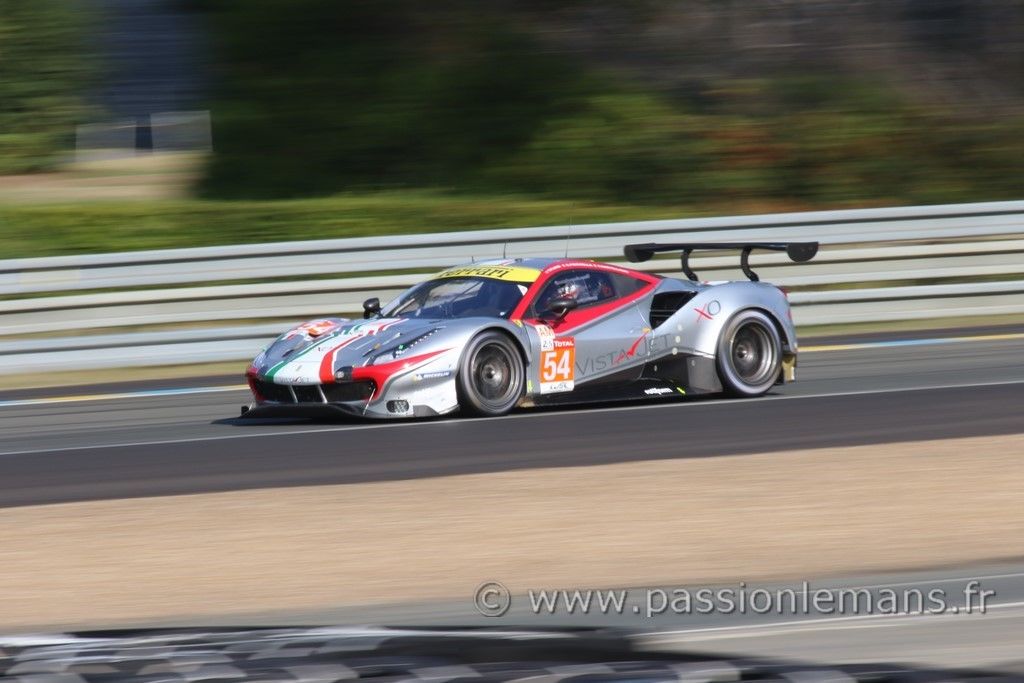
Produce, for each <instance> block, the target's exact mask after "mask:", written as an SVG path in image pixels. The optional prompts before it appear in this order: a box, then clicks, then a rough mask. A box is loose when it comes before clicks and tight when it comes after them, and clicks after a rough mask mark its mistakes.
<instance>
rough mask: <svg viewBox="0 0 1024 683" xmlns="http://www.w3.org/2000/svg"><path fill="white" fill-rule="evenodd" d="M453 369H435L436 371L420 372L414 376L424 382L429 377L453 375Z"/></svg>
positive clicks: (438, 377) (436, 377)
mask: <svg viewBox="0 0 1024 683" xmlns="http://www.w3.org/2000/svg"><path fill="white" fill-rule="evenodd" d="M451 376H452V371H451V370H435V371H434V372H418V373H416V374H415V375H413V376H412V378H413V379H414V380H415V381H417V382H422V381H423V380H427V379H441V378H442V377H451Z"/></svg>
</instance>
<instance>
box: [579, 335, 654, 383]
mask: <svg viewBox="0 0 1024 683" xmlns="http://www.w3.org/2000/svg"><path fill="white" fill-rule="evenodd" d="M668 348H669V339H668V337H666V336H665V335H656V336H652V335H649V334H647V335H644V336H642V337H640V338H639V339H637V340H636V341H635V342H634V343H633V344H632V345H630V348H628V349H620V350H618V351H610V352H608V353H603V354H601V355H599V356H587V357H584V358H581V359H580V360H579V362H577V363H576V372H578V373H579V374H580V375H582V376H584V377H589V376H590V375H594V374H597V373H599V372H604V371H605V370H608V369H609V368H617V367H618V366H620V365H622V364H624V363H625V362H626V361H628V360H637V361H645V360H646V359H647V358H648V357H649V356H653V355H655V354H657V353H658V352H660V351H667V350H668Z"/></svg>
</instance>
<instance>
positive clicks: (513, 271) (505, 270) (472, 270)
mask: <svg viewBox="0 0 1024 683" xmlns="http://www.w3.org/2000/svg"><path fill="white" fill-rule="evenodd" d="M539 276H540V271H539V270H537V269H536V268H523V267H522V266H506V265H491V266H485V265H480V266H460V267H458V268H449V269H448V270H445V271H442V272H440V273H438V274H437V275H435V276H434V277H435V278H442V277H489V278H492V279H494V280H507V281H509V282H533V281H534V280H536V279H537V278H538V277H539Z"/></svg>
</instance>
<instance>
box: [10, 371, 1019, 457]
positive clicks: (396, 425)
mask: <svg viewBox="0 0 1024 683" xmlns="http://www.w3.org/2000/svg"><path fill="white" fill-rule="evenodd" d="M1011 385H1012V386H1024V380H1006V381H1000V382H982V383H976V384H945V385H938V386H919V387H899V388H890V389H865V390H863V391H845V392H830V393H822V394H794V395H790V396H786V395H782V396H762V397H759V398H741V399H729V400H728V401H693V402H679V403H670V404H662V405H658V404H654V405H650V404H645V405H638V406H621V407H610V408H589V409H588V408H585V407H584V408H583V409H580V408H579V407H578V406H577V407H576V408H575V409H572V410H551V411H543V412H540V411H538V412H522V413H516V414H514V415H504V416H501V417H477V418H473V419H472V420H470V421H465V420H442V421H437V422H431V421H427V422H423V421H420V422H380V423H376V424H358V425H345V426H339V427H320V428H313V429H292V430H281V431H259V432H253V433H251V434H220V435H216V436H197V437H189V438H186V439H160V440H153V441H129V442H125V443H103V444H94V445H88V446H86V445H83V446H61V447H58V448H36V449H26V450H18V451H2V452H0V457H2V456H5V455H30V454H33V453H60V452H65V451H82V450H91V449H98V448H136V447H140V446H165V445H170V444H184V443H203V442H209V441H228V440H231V439H253V438H267V437H272V436H290V435H298V434H320V433H324V434H327V433H334V432H350V431H364V430H370V429H401V428H406V427H420V428H429V427H437V428H438V429H445V428H455V427H456V426H458V425H462V424H478V423H481V422H490V421H492V420H539V419H544V418H549V417H564V416H565V415H593V414H595V413H608V412H631V411H634V410H680V409H683V410H697V409H700V408H703V407H707V406H718V407H722V406H725V405H735V404H739V403H750V402H752V401H759V402H762V403H764V402H776V401H799V400H806V399H821V398H838V397H842V396H870V395H878V394H898V393H904V392H916V391H943V390H952V389H972V388H980V387H998V386H1011ZM259 426H260V425H252V426H251V428H253V429H255V428H257V427H259Z"/></svg>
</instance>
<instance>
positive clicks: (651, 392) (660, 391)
mask: <svg viewBox="0 0 1024 683" xmlns="http://www.w3.org/2000/svg"><path fill="white" fill-rule="evenodd" d="M644 393H645V394H647V395H648V396H662V395H664V394H671V393H672V390H671V389H669V388H668V387H651V388H650V389H644Z"/></svg>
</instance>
